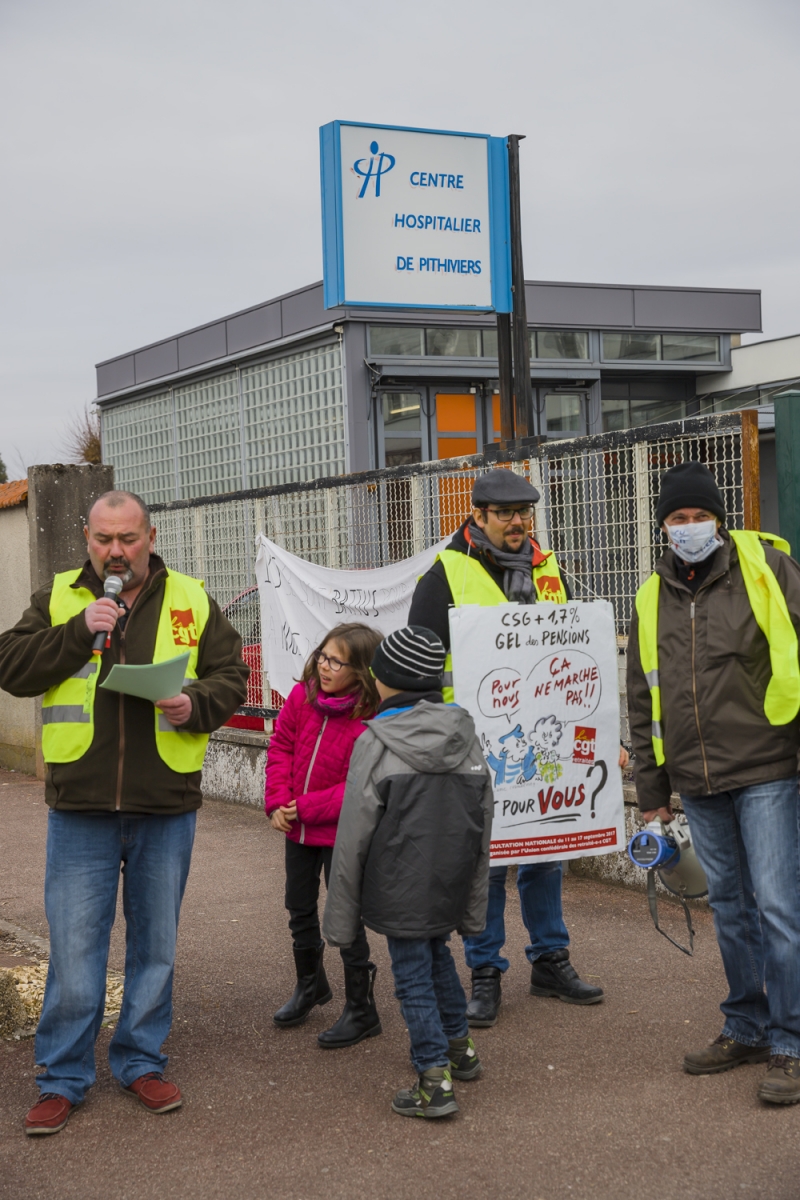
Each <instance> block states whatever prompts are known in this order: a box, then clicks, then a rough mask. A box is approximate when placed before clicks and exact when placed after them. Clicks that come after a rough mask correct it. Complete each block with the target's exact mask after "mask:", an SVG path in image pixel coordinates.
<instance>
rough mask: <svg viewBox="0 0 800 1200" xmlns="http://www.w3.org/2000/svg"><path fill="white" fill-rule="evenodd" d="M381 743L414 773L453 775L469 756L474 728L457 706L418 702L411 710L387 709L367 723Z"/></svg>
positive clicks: (469, 719) (469, 718)
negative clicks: (449, 773) (448, 772)
mask: <svg viewBox="0 0 800 1200" xmlns="http://www.w3.org/2000/svg"><path fill="white" fill-rule="evenodd" d="M369 728H370V729H371V730H372V732H373V733H374V734H375V737H376V738H378V740H379V741H380V742H382V744H383V745H384V746H385V747H386V748H387V749H388V750H391V751H392V753H393V754H396V755H397V757H398V758H400V759H402V760H403V762H404V763H408V765H409V766H410V767H411V768H413V770H415V771H430V772H432V773H434V774H437V775H442V774H445V773H446V772H447V771H454V770H455V769H456V767H457V766H459V764H460V763H462V762H463V761H464V759H465V758H466V757H467V755H468V754H469V752H470V748H471V746H472V743H473V740H474V738H475V726H474V724H473V721H472V717H471V716H470V715H469V713H468V712H467V711H466V710H465V709H463V708H459V706H458V705H457V704H432V703H431V702H430V701H429V700H420V701H419V702H418V703H417V704H415V705H414V706H413V708H407V709H400V710H398V709H387V711H386V712H385V713H382V714H381V716H379V717H376V718H375V719H374V720H372V721H370V724H369Z"/></svg>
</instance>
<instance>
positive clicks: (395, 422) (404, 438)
mask: <svg viewBox="0 0 800 1200" xmlns="http://www.w3.org/2000/svg"><path fill="white" fill-rule="evenodd" d="M378 412H379V414H380V430H379V439H380V450H381V459H382V461H381V462H380V463H379V466H381V467H405V466H407V465H409V464H410V463H418V462H423V461H424V460H425V459H427V458H428V457H429V453H428V430H427V424H428V423H427V421H426V420H423V407H422V392H421V391H419V392H400V391H397V392H394V391H391V392H390V391H385V392H381V394H380V396H379V404H378Z"/></svg>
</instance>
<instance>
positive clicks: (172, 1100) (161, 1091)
mask: <svg viewBox="0 0 800 1200" xmlns="http://www.w3.org/2000/svg"><path fill="white" fill-rule="evenodd" d="M125 1091H126V1092H130V1093H131V1095H133V1096H137V1097H138V1099H139V1100H141V1102H142V1104H143V1105H144V1106H145V1108H146V1109H149V1111H150V1112H153V1113H164V1112H169V1111H170V1110H171V1109H173V1108H180V1106H181V1105H182V1104H183V1098H182V1096H181V1092H180V1088H179V1087H178V1085H177V1084H176V1083H168V1082H167V1081H166V1079H165V1078H164V1076H163V1075H162V1074H161V1072H160V1071H150V1072H149V1073H148V1074H147V1075H140V1076H139V1078H138V1079H134V1081H133V1083H132V1084H131V1085H130V1087H126V1088H125Z"/></svg>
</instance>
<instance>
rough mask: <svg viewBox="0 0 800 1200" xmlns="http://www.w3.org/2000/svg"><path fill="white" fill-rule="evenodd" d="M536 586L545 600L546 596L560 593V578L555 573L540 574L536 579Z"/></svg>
mask: <svg viewBox="0 0 800 1200" xmlns="http://www.w3.org/2000/svg"><path fill="white" fill-rule="evenodd" d="M536 586H537V587H538V589H539V594H540V595H541V597H542V599H543V600H546V599H547V598H548V596H560V595H561V580H560V579H559V578H558V576H557V575H540V576H539V578H538V579H537V580H536Z"/></svg>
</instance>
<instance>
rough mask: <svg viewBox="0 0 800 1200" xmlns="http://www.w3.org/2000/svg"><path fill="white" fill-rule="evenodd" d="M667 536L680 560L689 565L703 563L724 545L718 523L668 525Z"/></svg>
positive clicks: (695, 522) (696, 522) (703, 522)
mask: <svg viewBox="0 0 800 1200" xmlns="http://www.w3.org/2000/svg"><path fill="white" fill-rule="evenodd" d="M667 536H668V537H669V541H670V545H671V546H672V549H673V550H674V551H675V553H676V554H677V555H678V558H682V559H683V561H684V562H687V563H699V562H703V561H704V560H705V559H707V558H708V557H709V556H710V555H712V554H713V553H714V551H715V550H716V549H717V547H718V546H721V545H722V538H721V537H718V536H717V522H716V521H714V520H711V521H692V522H690V523H689V524H688V525H668V526H667Z"/></svg>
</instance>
